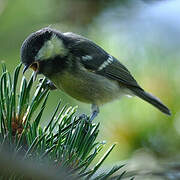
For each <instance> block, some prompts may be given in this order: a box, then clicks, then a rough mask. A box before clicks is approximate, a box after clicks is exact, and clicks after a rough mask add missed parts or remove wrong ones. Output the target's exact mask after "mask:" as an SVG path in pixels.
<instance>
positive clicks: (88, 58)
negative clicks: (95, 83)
mask: <svg viewBox="0 0 180 180" xmlns="http://www.w3.org/2000/svg"><path fill="white" fill-rule="evenodd" d="M82 59H83V60H84V61H89V60H92V59H93V57H92V56H89V55H86V56H82Z"/></svg>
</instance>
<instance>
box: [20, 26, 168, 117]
mask: <svg viewBox="0 0 180 180" xmlns="http://www.w3.org/2000/svg"><path fill="white" fill-rule="evenodd" d="M21 61H22V63H23V64H24V65H25V67H24V70H23V73H24V72H25V71H26V70H27V69H28V68H32V69H33V70H34V71H35V74H43V75H44V76H46V77H47V78H48V79H49V80H50V81H51V83H49V84H51V86H52V87H53V89H55V88H57V89H60V90H62V91H64V92H66V93H67V94H69V95H70V96H72V97H73V98H75V99H77V100H79V101H82V102H85V103H89V104H92V114H91V116H90V120H92V119H94V117H95V116H96V115H97V114H98V113H99V106H100V105H103V104H105V103H107V102H110V101H112V100H115V99H118V98H119V97H120V96H122V95H131V96H138V97H140V98H141V99H143V100H145V101H147V102H148V103H150V104H152V105H153V106H155V107H156V108H158V109H159V110H160V111H162V112H163V113H165V114H168V115H170V114H171V113H170V110H169V109H168V108H167V107H166V106H165V105H164V104H163V103H162V102H161V101H160V100H159V99H158V98H156V97H155V96H153V95H151V94H150V93H147V92H146V91H144V89H142V88H141V87H140V86H139V84H138V83H137V82H136V80H135V79H134V77H133V76H132V75H131V73H130V72H129V71H128V69H127V68H126V67H125V66H124V65H123V64H121V63H120V62H119V61H118V60H117V59H116V58H115V57H113V56H112V55H110V54H108V53H107V52H106V51H105V50H104V49H102V48H101V47H99V46H98V45H97V44H95V43H94V42H92V41H91V40H89V39H87V38H85V37H82V36H80V35H77V34H74V33H70V32H67V33H62V32H59V31H57V30H54V29H51V28H43V29H41V30H39V31H37V32H35V33H32V34H31V35H30V36H28V37H27V38H26V40H25V41H24V42H23V44H22V47H21Z"/></svg>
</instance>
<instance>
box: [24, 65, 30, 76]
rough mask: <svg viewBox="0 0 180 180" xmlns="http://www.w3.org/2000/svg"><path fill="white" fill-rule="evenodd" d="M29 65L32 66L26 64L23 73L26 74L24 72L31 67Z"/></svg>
mask: <svg viewBox="0 0 180 180" xmlns="http://www.w3.org/2000/svg"><path fill="white" fill-rule="evenodd" d="M29 66H30V65H29V64H28V65H25V66H24V69H23V75H24V73H25V72H26V71H27V69H28V68H29Z"/></svg>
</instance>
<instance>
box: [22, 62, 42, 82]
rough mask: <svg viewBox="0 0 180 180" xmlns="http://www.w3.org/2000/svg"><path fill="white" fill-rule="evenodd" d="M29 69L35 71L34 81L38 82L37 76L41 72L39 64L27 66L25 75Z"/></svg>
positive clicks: (24, 70)
mask: <svg viewBox="0 0 180 180" xmlns="http://www.w3.org/2000/svg"><path fill="white" fill-rule="evenodd" d="M28 68H31V69H33V71H34V74H33V81H35V80H36V78H37V74H38V72H39V63H38V62H34V63H32V64H30V65H25V67H24V69H23V74H24V73H25V72H26V71H27V69H28Z"/></svg>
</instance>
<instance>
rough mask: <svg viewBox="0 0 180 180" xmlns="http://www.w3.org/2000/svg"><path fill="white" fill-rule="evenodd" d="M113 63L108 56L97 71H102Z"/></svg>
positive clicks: (111, 58)
mask: <svg viewBox="0 0 180 180" xmlns="http://www.w3.org/2000/svg"><path fill="white" fill-rule="evenodd" d="M112 62H113V57H112V56H110V55H109V57H108V59H107V60H106V61H104V62H103V63H102V64H101V66H99V68H98V71H100V70H102V69H104V68H105V67H106V66H108V65H109V64H111V63H112Z"/></svg>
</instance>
